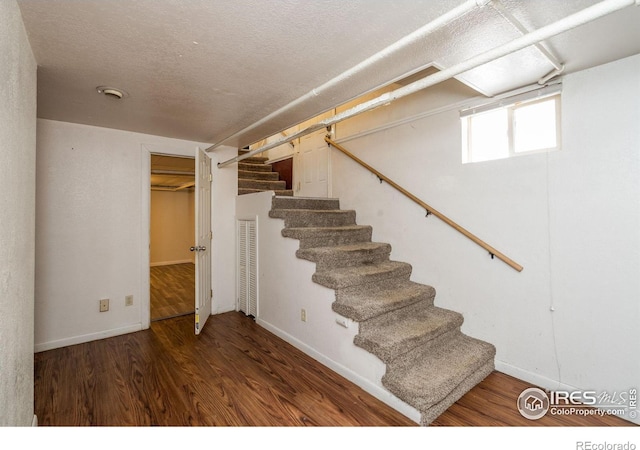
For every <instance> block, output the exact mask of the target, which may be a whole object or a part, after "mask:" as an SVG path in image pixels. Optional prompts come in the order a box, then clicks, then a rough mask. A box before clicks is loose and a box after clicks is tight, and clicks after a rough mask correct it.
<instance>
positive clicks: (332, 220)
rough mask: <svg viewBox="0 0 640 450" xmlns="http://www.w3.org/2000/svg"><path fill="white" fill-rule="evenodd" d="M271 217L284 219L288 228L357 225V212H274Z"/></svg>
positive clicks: (270, 214)
mask: <svg viewBox="0 0 640 450" xmlns="http://www.w3.org/2000/svg"><path fill="white" fill-rule="evenodd" d="M269 216H270V217H273V218H277V219H284V226H285V227H286V228H302V227H342V226H348V225H355V224H356V212H355V211H341V210H337V211H331V212H329V211H305V210H272V211H271V212H270V213H269Z"/></svg>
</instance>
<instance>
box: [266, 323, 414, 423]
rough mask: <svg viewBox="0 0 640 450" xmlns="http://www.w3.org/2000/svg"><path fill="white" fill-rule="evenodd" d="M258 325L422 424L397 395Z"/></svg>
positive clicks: (275, 330)
mask: <svg viewBox="0 0 640 450" xmlns="http://www.w3.org/2000/svg"><path fill="white" fill-rule="evenodd" d="M256 323H257V324H258V325H260V326H261V327H263V328H265V329H266V330H268V331H270V332H271V333H273V334H275V335H276V336H278V337H279V338H281V339H283V340H285V341H286V342H288V343H289V344H291V345H293V346H294V347H296V348H297V349H298V350H300V351H302V352H304V353H306V354H307V355H309V356H311V357H312V358H313V359H315V360H317V361H319V362H320V363H322V364H323V365H325V366H327V367H328V368H329V369H331V370H333V371H334V372H336V373H337V374H339V375H341V376H343V377H345V378H346V379H347V380H349V381H351V382H352V383H354V384H355V385H357V386H359V387H360V388H362V389H364V390H365V391H366V392H368V393H369V394H371V395H373V396H374V397H375V398H377V399H378V400H380V401H381V402H383V403H385V404H387V405H388V406H390V407H391V408H393V409H395V410H396V411H398V412H400V413H401V414H404V415H405V416H407V417H408V418H409V419H410V420H413V421H414V422H416V423H420V412H419V411H418V410H416V409H415V408H413V407H412V406H410V405H408V404H406V403H404V402H403V401H402V400H400V399H398V398H397V397H396V396H395V395H393V394H391V393H390V392H389V391H387V390H386V389H384V388H382V387H380V386H377V385H375V384H374V383H372V382H371V381H370V380H367V379H366V378H363V377H361V376H360V375H358V374H357V373H355V372H353V371H352V370H350V369H348V368H346V367H345V366H343V365H342V364H339V363H337V362H336V361H334V360H332V359H329V358H327V357H326V356H325V355H323V354H321V353H319V352H318V351H316V350H315V349H313V348H312V347H309V346H308V345H307V344H305V343H304V342H302V341H300V340H298V339H297V338H295V337H293V336H291V335H290V334H288V333H286V332H285V331H283V330H281V329H279V328H277V327H275V326H273V325H271V324H270V323H268V322H265V321H263V320H260V319H258V318H256Z"/></svg>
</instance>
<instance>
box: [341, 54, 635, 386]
mask: <svg viewBox="0 0 640 450" xmlns="http://www.w3.org/2000/svg"><path fill="white" fill-rule="evenodd" d="M639 80H640V56H634V57H632V58H628V59H625V60H621V61H618V62H614V63H611V64H608V65H605V66H601V67H597V68H594V69H591V70H587V71H584V72H582V73H577V74H574V75H569V76H566V77H565V80H564V92H563V96H562V99H563V100H562V126H563V130H562V133H563V150H562V151H560V152H555V153H551V154H536V155H529V156H520V157H516V158H512V159H507V160H501V161H492V162H485V163H477V164H466V165H462V164H461V139H460V120H459V115H458V111H456V110H453V111H449V112H442V113H440V114H435V115H433V116H429V117H426V118H423V119H421V120H419V121H415V122H411V123H407V124H405V125H402V126H399V127H396V128H393V129H388V130H384V131H381V132H378V133H375V134H370V135H363V136H362V137H360V138H357V139H351V140H349V139H347V138H348V137H349V136H350V135H352V134H356V133H361V132H362V131H364V130H366V129H368V128H374V127H375V126H378V125H380V124H382V123H385V122H386V121H390V120H398V119H399V118H400V117H401V116H402V115H406V114H409V113H411V112H416V111H420V109H422V110H429V109H433V108H438V107H439V106H440V103H439V100H437V98H439V95H436V94H434V92H438V91H437V90H432V91H430V92H424V93H419V94H416V95H415V96H413V97H411V98H410V99H406V101H405V102H404V103H400V102H399V103H397V104H392V105H390V106H387V107H385V108H379V109H378V110H375V111H372V112H370V113H366V114H363V115H362V116H359V117H357V118H355V119H351V120H350V121H347V122H344V123H341V124H339V125H338V127H337V138H338V141H342V140H345V139H347V142H345V144H344V145H345V147H347V148H348V149H349V150H351V151H352V152H353V153H355V154H356V155H357V156H359V157H360V158H361V159H363V160H365V161H366V162H367V163H369V164H371V165H372V166H373V167H376V168H378V169H379V170H381V171H382V172H383V173H384V174H385V175H387V176H389V177H390V178H391V179H393V180H394V181H396V182H398V183H399V184H401V185H403V186H404V187H406V188H407V189H409V190H410V191H411V192H413V193H414V194H416V195H417V196H418V197H420V198H422V199H423V200H424V201H426V202H427V203H429V204H430V205H431V206H432V207H434V208H436V209H437V210H439V211H441V212H443V213H444V214H446V215H448V216H449V217H451V218H452V219H453V220H456V221H457V222H458V223H460V224H461V225H462V226H463V227H465V228H467V229H469V230H470V231H471V232H472V233H474V234H476V235H478V236H479V237H480V238H482V239H484V240H486V241H487V242H488V243H489V244H490V245H493V246H494V247H495V248H497V249H498V250H500V251H502V252H503V253H505V254H506V255H507V256H509V257H511V258H512V259H514V260H515V261H516V262H518V263H520V264H522V265H523V266H524V271H523V272H521V273H518V272H516V271H515V270H513V269H511V268H510V267H508V266H507V265H506V264H504V263H502V262H500V261H499V260H497V259H495V260H492V259H490V258H489V256H488V255H487V253H486V252H485V251H484V250H482V249H481V248H480V247H477V246H476V245H475V244H474V243H472V242H471V241H470V240H468V239H466V238H465V237H463V236H462V235H460V234H458V233H457V232H455V231H454V230H453V229H451V228H448V227H447V226H446V225H445V224H444V223H443V222H441V221H439V220H438V219H437V218H434V217H429V218H425V211H423V210H421V209H420V208H419V207H417V206H415V205H414V204H412V203H411V202H410V201H409V200H406V199H405V198H403V197H402V196H401V195H400V194H399V193H396V192H394V191H393V189H392V188H391V187H389V186H388V185H386V184H380V183H379V182H378V179H377V178H376V177H375V176H373V175H370V174H368V173H367V172H366V171H365V170H364V169H362V168H360V167H359V166H356V164H355V163H354V162H352V161H350V160H347V158H346V157H345V156H343V155H342V154H339V152H338V151H336V150H334V151H333V156H332V171H333V180H332V182H333V196H334V197H338V198H340V201H341V206H342V208H345V209H356V210H357V213H358V223H360V224H369V225H372V226H373V238H374V240H377V241H382V242H389V243H391V245H392V246H393V251H392V255H391V256H392V258H393V259H396V260H400V261H405V262H409V263H411V264H412V265H413V276H412V279H413V280H414V281H418V282H422V283H425V284H431V285H433V286H434V287H435V288H436V290H437V296H436V305H438V306H441V307H445V308H450V309H453V310H456V311H459V312H461V313H463V314H464V317H465V323H464V326H463V331H464V332H466V333H468V334H470V335H472V336H474V337H477V338H480V339H484V340H487V341H489V342H491V343H493V344H495V345H496V347H497V355H496V366H497V368H498V370H501V371H503V372H506V373H509V374H512V375H515V376H517V377H519V378H521V379H523V380H526V381H528V382H530V383H536V384H539V385H542V386H544V387H547V388H551V389H557V388H560V387H563V388H569V389H593V390H598V391H608V392H613V391H618V392H620V391H627V390H629V389H630V388H633V387H635V388H638V387H639V386H640V358H639V357H638V355H640V339H639V337H640V336H639V334H638V331H637V330H638V323H640V301H639V300H638V299H640V277H639V276H638V275H639V274H640V232H639V230H640V201H639V200H640V184H639V183H640V181H639V180H640V164H639V160H640V156H639V155H640V153H639V152H638V149H639V148H640V131H639V130H640V81H639ZM442 98H446V96H445V97H442ZM442 98H441V99H442ZM434 99H435V100H434ZM457 101H459V98H457V97H456V95H455V94H454V93H451V96H450V103H455V102H457ZM552 309H553V311H552Z"/></svg>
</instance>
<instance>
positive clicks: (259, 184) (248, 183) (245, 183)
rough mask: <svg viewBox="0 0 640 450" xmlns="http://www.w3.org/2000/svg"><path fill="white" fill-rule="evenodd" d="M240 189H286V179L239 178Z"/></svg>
mask: <svg viewBox="0 0 640 450" xmlns="http://www.w3.org/2000/svg"><path fill="white" fill-rule="evenodd" d="M238 188H239V189H262V190H264V191H275V190H285V189H286V188H287V182H286V181H266V180H252V179H242V178H238Z"/></svg>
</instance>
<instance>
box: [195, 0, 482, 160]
mask: <svg viewBox="0 0 640 450" xmlns="http://www.w3.org/2000/svg"><path fill="white" fill-rule="evenodd" d="M489 1H490V0H467V1H466V2H465V3H463V4H462V5H460V6H458V7H456V8H454V9H452V10H451V11H449V12H447V13H446V14H443V15H441V16H440V17H438V18H437V19H435V20H433V21H431V22H429V23H428V24H426V25H425V26H423V27H421V28H419V29H418V30H416V31H414V32H413V33H411V34H409V35H407V36H405V37H403V38H402V39H400V40H398V41H396V42H395V43H393V44H391V45H389V46H388V47H386V48H385V49H384V50H382V51H380V52H378V53H376V54H375V55H373V56H371V57H369V58H367V59H365V60H364V61H362V62H361V63H359V64H357V65H355V66H353V67H352V68H350V69H349V70H347V71H345V72H342V73H341V74H340V75H338V76H336V77H334V78H332V79H331V80H329V81H327V82H326V83H324V84H322V85H321V86H319V87H317V88H315V89H312V90H311V91H309V92H307V93H306V94H305V95H303V96H301V97H299V98H297V99H296V100H294V101H292V102H290V103H288V104H287V105H285V106H283V107H282V108H279V109H278V110H276V111H274V112H272V113H271V114H269V115H268V116H266V117H264V118H262V119H260V120H259V121H257V122H255V123H253V124H252V125H249V126H248V127H246V128H244V129H242V130H240V131H238V132H236V133H234V134H233V135H231V136H228V137H226V138H224V139H222V140H220V141H219V142H217V143H215V144H213V145H212V146H210V147H209V148H207V150H206V151H208V152H209V151H212V150H214V149H216V148H217V147H219V146H221V145H224V144H225V143H226V142H228V141H229V140H230V139H233V138H236V137H238V136H240V135H242V134H244V133H246V132H247V131H250V130H253V129H255V128H257V127H258V126H260V125H262V124H264V123H265V122H267V121H269V120H270V119H272V118H274V117H276V116H279V115H281V114H283V113H285V112H286V111H289V110H292V109H294V108H295V107H296V106H299V105H300V104H302V103H305V102H307V101H308V100H309V99H312V98H314V97H317V96H319V95H321V94H323V93H325V92H327V91H328V90H329V89H331V88H334V87H338V86H340V84H342V83H343V82H345V81H347V80H349V79H351V78H353V77H354V76H356V75H357V74H360V73H364V72H366V71H367V70H370V69H371V68H372V67H373V66H374V65H375V64H376V63H377V62H379V61H384V60H385V59H387V58H389V57H391V56H392V55H393V54H396V53H398V52H399V51H401V50H403V49H405V48H407V47H409V46H410V45H412V44H416V43H418V42H420V41H421V40H423V39H424V38H425V37H427V36H428V35H429V34H431V33H433V32H434V31H436V30H439V29H441V28H442V27H444V26H446V25H447V24H449V23H450V22H451V21H453V20H455V19H458V18H460V17H462V16H464V15H465V14H467V13H468V12H470V11H472V10H473V9H475V8H478V7H483V6H485V5H486V4H487V3H489Z"/></svg>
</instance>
